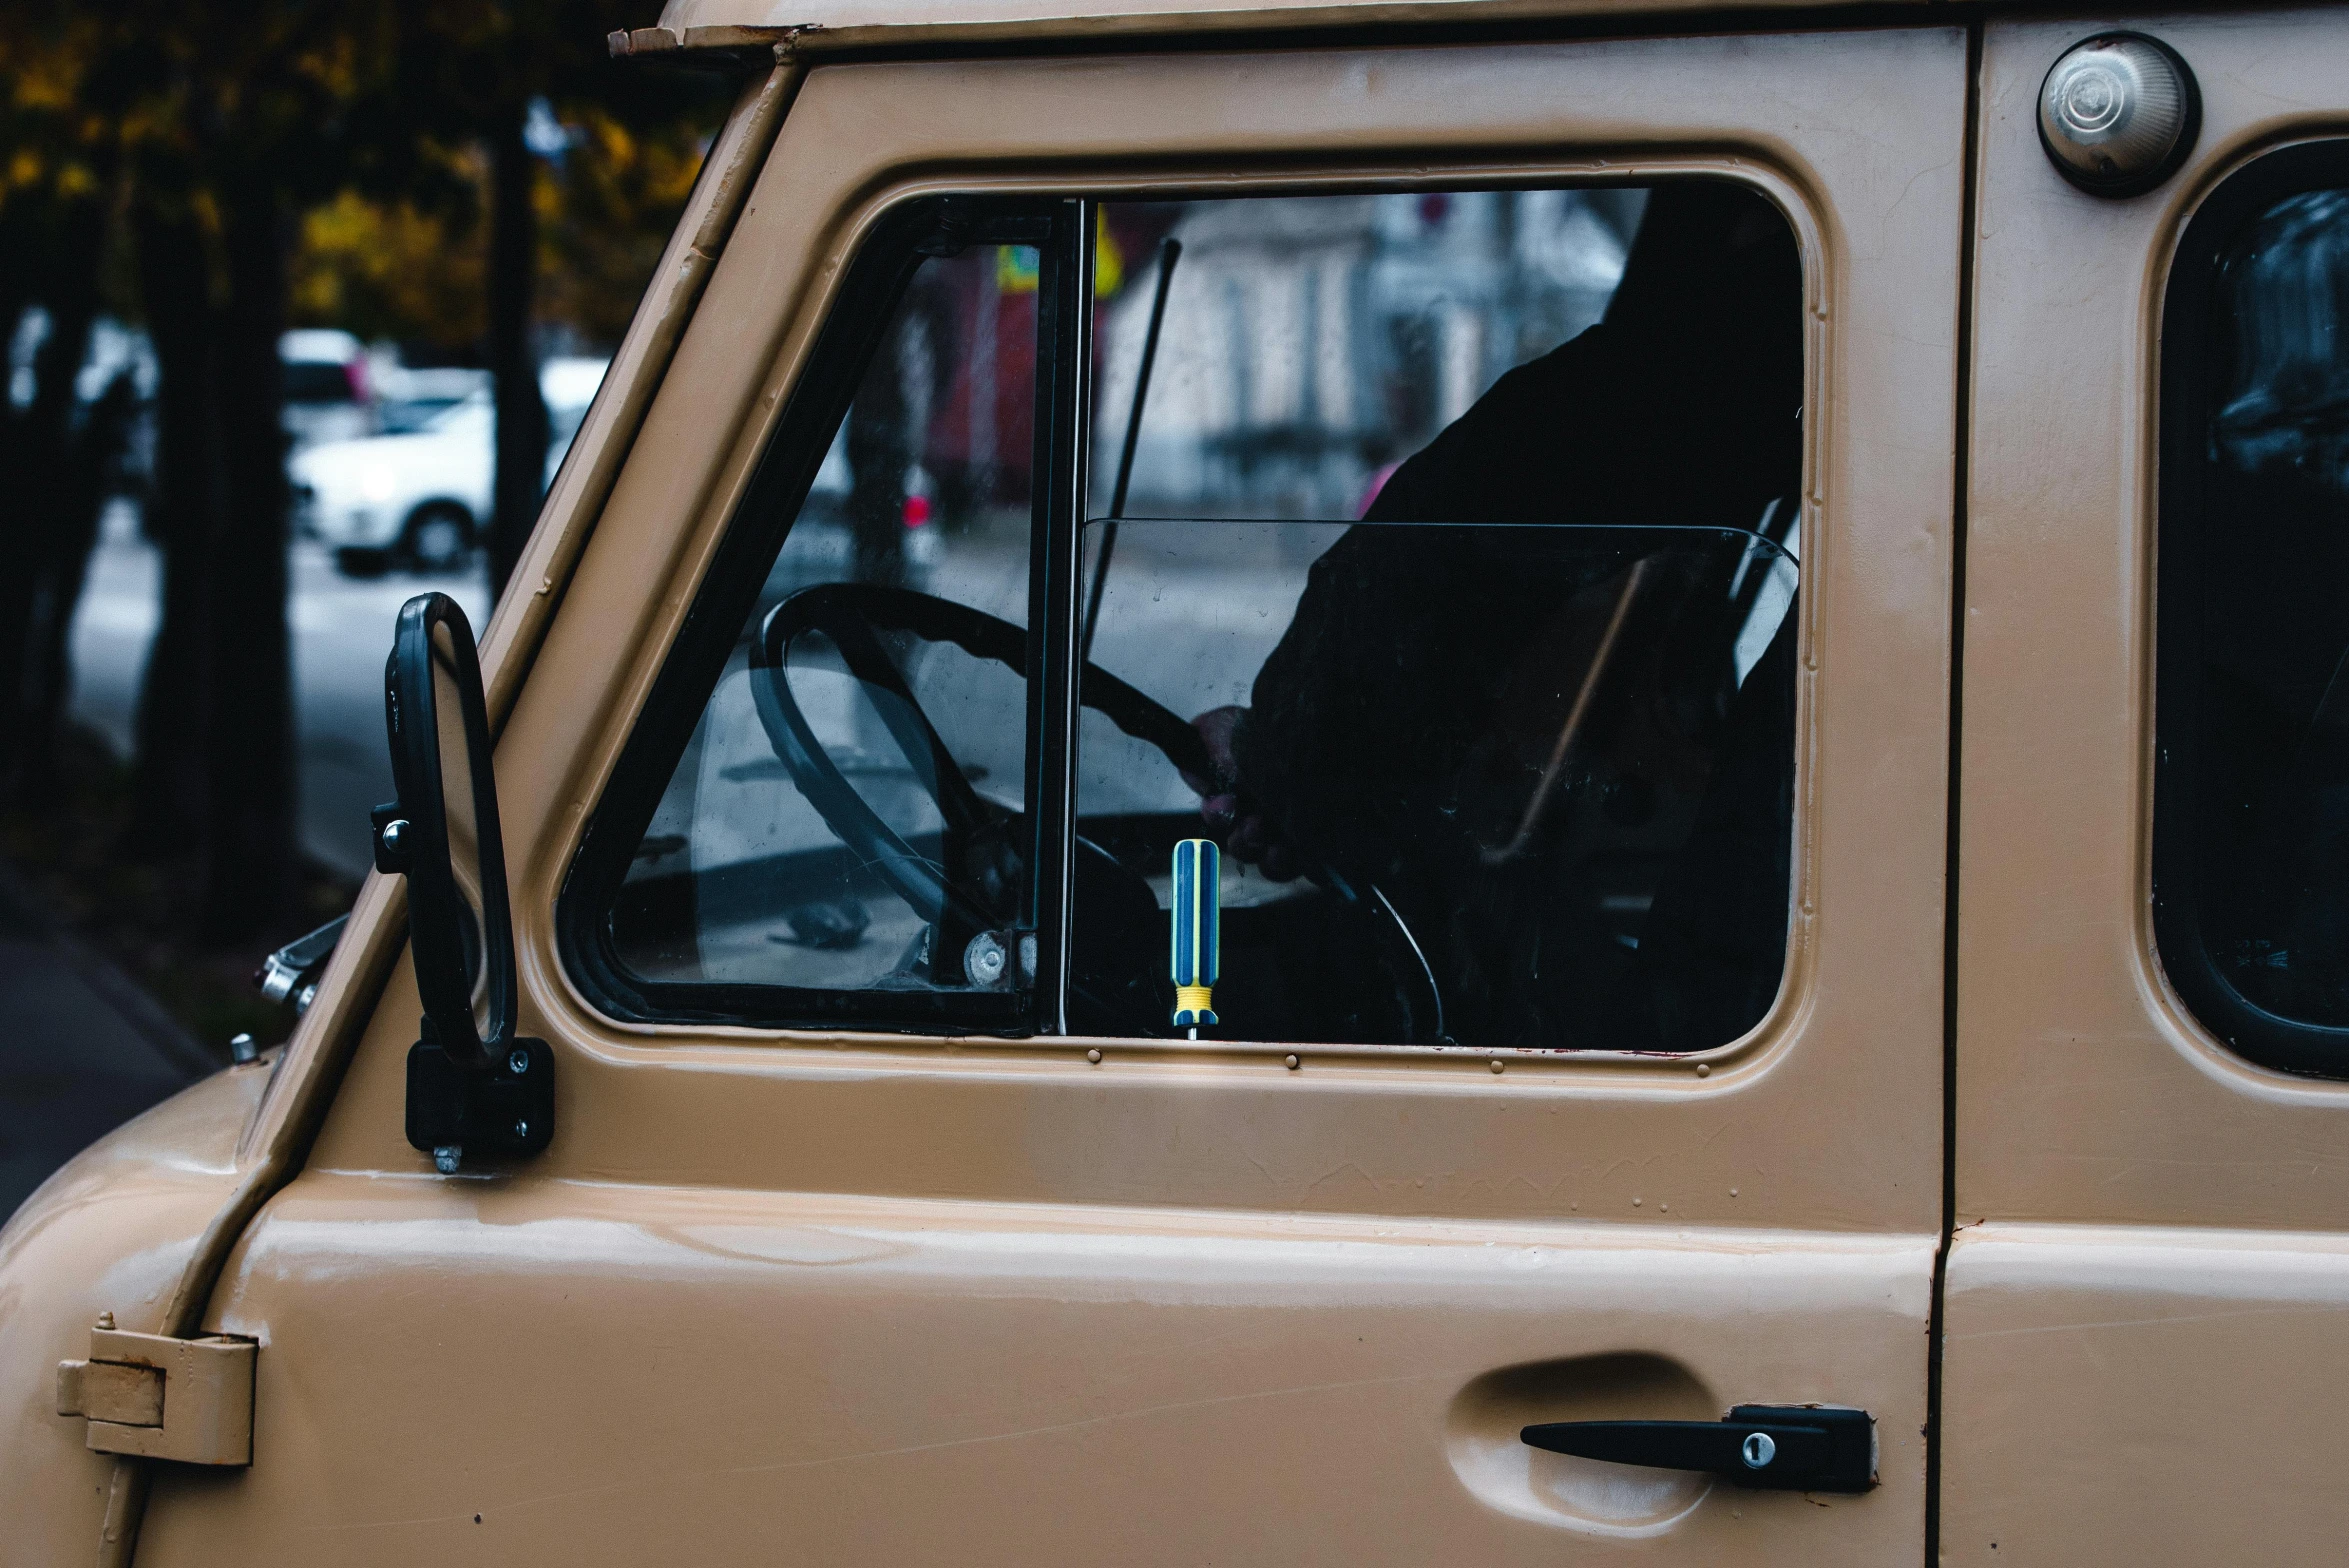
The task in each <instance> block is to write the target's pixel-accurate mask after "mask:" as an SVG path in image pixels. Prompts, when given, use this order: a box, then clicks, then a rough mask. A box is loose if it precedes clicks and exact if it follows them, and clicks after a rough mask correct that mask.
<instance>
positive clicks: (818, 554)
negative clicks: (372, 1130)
mask: <svg viewBox="0 0 2349 1568" xmlns="http://www.w3.org/2000/svg"><path fill="white" fill-rule="evenodd" d="M959 227H960V228H962V229H966V230H967V228H968V224H967V222H966V223H964V224H961V225H960V226H959ZM901 243H902V242H901ZM883 248H886V247H885V246H884V247H883ZM913 249H914V250H915V255H914V256H911V257H900V258H892V257H889V256H887V255H884V256H882V257H880V258H879V259H877V260H876V259H875V258H873V257H870V256H868V257H866V258H864V259H863V260H862V261H860V264H859V265H860V268H861V269H862V274H861V275H862V276H864V277H866V278H868V279H869V278H870V277H871V275H872V274H873V273H874V272H875V271H876V270H880V271H883V272H887V271H889V269H890V268H891V267H892V266H894V267H895V268H896V269H897V270H896V274H895V277H894V288H893V292H885V293H884V294H882V296H881V297H879V298H878V299H875V300H870V301H851V302H849V303H846V304H844V305H843V306H842V308H841V310H840V312H839V313H838V314H839V317H840V319H841V321H842V323H843V324H844V325H843V327H842V330H846V331H852V332H853V331H861V332H862V333H863V337H864V340H863V341H862V342H861V343H859V344H857V345H856V346H855V348H854V350H853V351H837V350H836V351H835V352H834V353H833V355H832V358H833V360H834V363H833V364H831V365H830V366H829V367H828V368H822V367H820V368H819V370H818V371H815V372H811V377H810V379H811V381H813V382H814V383H815V384H816V386H815V390H814V391H813V392H811V393H809V394H808V395H809V396H815V397H820V396H822V395H824V389H825V387H826V385H830V386H831V387H832V388H833V389H834V390H833V392H832V396H833V397H834V400H835V406H837V401H838V399H839V397H840V396H842V395H845V396H846V399H847V403H846V408H845V411H844V412H841V413H840V414H839V415H838V416H837V418H836V420H827V422H826V423H824V424H823V425H821V426H819V427H817V429H820V430H821V431H823V432H826V434H825V435H824V436H823V437H822V438H820V439H818V438H816V435H815V431H814V430H811V429H809V428H808V422H807V421H805V420H804V418H803V419H802V421H801V427H800V429H799V430H798V431H797V432H796V433H795V432H793V431H791V430H789V429H787V430H786V432H785V434H784V435H783V436H781V437H779V438H778V450H777V451H775V452H773V453H770V455H769V458H768V461H767V464H766V467H765V468H764V469H763V470H762V473H761V476H760V480H759V481H758V483H757V484H756V485H755V486H754V490H753V493H752V496H751V498H750V500H749V501H747V502H746V503H745V511H744V514H743V515H742V516H740V517H738V518H737V519H736V521H735V523H734V525H733V526H734V529H735V535H734V536H732V537H730V540H729V544H730V545H732V544H734V543H735V541H736V540H737V539H742V538H748V539H752V540H764V541H766V542H765V544H764V546H763V553H754V554H753V555H752V557H751V558H748V559H745V558H744V556H742V555H739V554H738V555H737V556H736V557H735V558H734V561H733V564H732V565H731V566H730V567H722V569H721V571H731V572H733V573H736V574H739V576H740V578H741V581H740V582H739V583H735V584H732V585H731V586H732V587H733V588H734V590H735V591H737V592H739V590H740V588H741V587H742V586H744V585H746V584H747V583H748V582H750V581H751V580H754V578H755V580H756V582H757V589H756V592H755V596H754V597H753V598H752V602H751V604H750V607H749V610H748V613H747V614H740V616H739V621H738V624H737V623H732V622H730V623H729V624H737V629H736V633H735V635H734V637H733V639H732V642H731V644H730V646H728V647H726V648H725V649H723V650H722V657H723V664H722V667H721V668H719V669H718V671H717V673H716V676H715V687H714V689H712V688H711V687H710V686H709V685H708V684H707V680H706V678H705V680H704V684H703V685H702V687H701V689H702V690H703V691H706V692H707V693H708V696H707V700H706V702H705V703H704V704H703V705H702V707H701V708H700V712H699V716H698V719H697V720H696V721H695V722H694V724H693V727H692V730H691V734H690V736H688V737H687V738H685V740H684V742H683V746H682V750H681V751H679V752H676V753H675V762H674V765H673V766H672V767H670V769H669V771H668V773H667V780H666V784H665V786H664V787H662V788H661V790H660V793H659V796H658V803H657V805H656V806H654V807H653V809H652V812H651V816H650V820H649V821H648V822H646V823H645V825H644V828H643V830H642V832H641V834H640V835H639V836H638V838H637V841H636V843H635V846H634V852H633V856H632V857H631V859H630V862H629V865H628V868H627V870H626V873H625V876H624V878H623V879H622V880H621V881H620V883H619V887H618V889H617V893H616V895H614V896H613V897H612V899H611V901H610V902H609V904H608V905H607V906H606V908H605V909H604V911H603V912H602V916H601V920H602V929H601V931H600V932H598V933H596V936H597V938H598V939H599V940H600V943H601V953H602V957H603V961H604V963H605V966H606V970H607V974H608V978H609V982H610V984H611V986H612V987H613V988H620V987H625V988H626V990H627V992H628V993H629V994H630V995H631V996H632V997H633V998H636V999H638V1005H640V1006H642V1007H643V1008H644V1010H646V1011H650V1012H653V1013H655V1014H656V1015H657V1014H662V1013H667V1014H672V1015H674V1014H676V1013H678V1012H694V1013H699V1014H700V1015H702V1016H711V1015H716V1016H724V1015H726V1014H728V1013H741V1014H745V1015H749V1016H754V1017H762V1018H774V1019H781V1020H786V1021H820V1020H823V1019H825V1018H846V1019H855V1018H858V1017H868V1018H876V1019H889V1020H903V1019H906V1018H913V1019H919V1018H921V1017H922V1016H925V1014H924V1000H925V998H927V999H930V1000H931V1001H933V1002H935V1001H938V1000H942V999H946V998H962V999H965V1000H967V999H969V998H971V997H973V996H982V997H984V996H987V995H991V994H993V993H1003V994H1002V995H1001V996H1000V997H998V998H997V1000H999V1001H1001V1002H1003V1003H1006V1004H1009V1003H1011V1002H1012V1001H1013V1000H1014V998H1013V996H1012V995H1011V993H1012V992H1013V991H1014V990H1015V989H1016V982H1017V981H1018V979H1019V975H1018V972H1017V965H1018V962H1019V956H1020V955H1019V946H1020V939H1019V933H1020V931H1021V930H1022V929H1023V928H1032V926H1033V922H1034V915H1033V912H1032V909H1031V907H1030V898H1031V890H1030V885H1029V884H1030V877H1029V870H1028V868H1029V864H1030V861H1031V858H1032V856H1031V851H1032V843H1031V839H1032V834H1033V826H1032V824H1031V823H1030V822H1029V820H1028V817H1027V800H1028V778H1029V768H1030V762H1029V751H1030V723H1029V717H1028V707H1029V704H1028V697H1027V687H1026V682H1025V679H1024V675H1023V670H1024V667H1025V664H1026V661H1027V657H1028V637H1027V631H1026V627H1027V625H1028V620H1029V593H1030V583H1029V569H1030V537H1031V531H1032V524H1033V516H1032V512H1033V508H1032V498H1033V494H1034V491H1035V489H1036V486H1035V483H1034V474H1033V472H1032V470H1033V462H1034V451H1035V436H1036V430H1035V411H1036V402H1037V397H1036V389H1037V384H1038V375H1037V352H1036V351H1037V342H1038V310H1037V301H1038V288H1039V263H1038V255H1039V253H1038V250H1037V248H1036V247H1035V246H1034V245H1032V244H1019V243H991V242H987V241H985V240H983V239H978V240H974V239H971V238H969V237H968V235H967V234H966V233H959V232H955V231H953V230H949V231H948V232H947V233H946V235H945V237H943V238H941V237H940V236H939V235H938V234H935V233H933V234H929V235H925V236H920V237H917V239H916V240H915V241H914V242H913ZM923 251H927V252H929V254H921V252H923ZM860 318H862V319H863V320H864V321H866V322H877V323H878V330H877V331H876V330H874V329H873V327H872V326H871V325H865V326H862V327H860V325H859V322H860ZM823 352H824V351H823V350H821V349H819V354H822V353H823ZM795 413H796V411H795ZM794 440H796V441H798V442H799V443H800V445H801V447H803V448H804V450H803V451H800V452H798V453H797V455H796V456H795V454H794V451H793V450H792V449H791V448H790V443H791V442H793V441H794ZM795 462H796V463H797V464H798V466H799V468H800V470H801V475H800V478H799V480H798V481H797V482H792V481H790V480H789V479H788V478H786V479H785V480H784V481H783V482H781V483H777V482H775V481H774V475H775V474H777V473H778V472H780V473H783V474H785V475H788V474H789V471H790V469H791V467H792V465H793V464H794V463H795ZM809 467H812V469H813V473H812V477H809V476H807V475H806V473H805V470H806V469H807V468H809ZM729 586H730V585H729V583H728V582H725V581H718V582H714V583H713V584H712V585H711V587H709V588H708V589H705V598H707V597H709V596H711V595H722V594H724V593H726V592H727V591H729ZM737 613H739V612H737ZM1030 948H1031V951H1032V943H1031V944H1030ZM644 999H650V1001H649V1003H647V1002H646V1001H645V1000H644ZM957 1016H959V1017H962V1018H963V1019H964V1020H965V1021H969V1020H970V1019H971V1018H972V1017H973V1015H972V1014H970V1013H969V1012H968V1011H967V1010H966V1011H964V1012H963V1013H960V1014H958V1015H957ZM979 1016H980V1017H982V1018H983V1017H985V1016H987V1015H984V1014H981V1015H979ZM1004 1016H1005V1017H1006V1018H1010V1017H1011V1016H1012V1014H1011V1013H1009V1012H1006V1013H1005V1014H1004Z"/></svg>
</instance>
